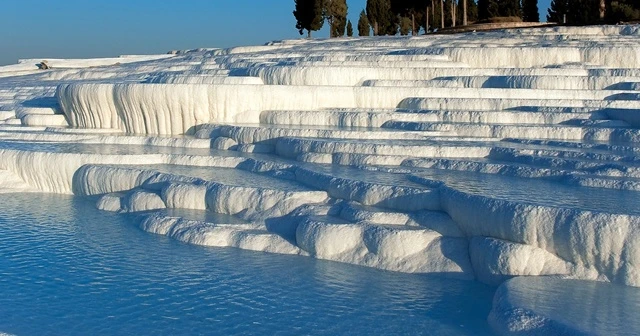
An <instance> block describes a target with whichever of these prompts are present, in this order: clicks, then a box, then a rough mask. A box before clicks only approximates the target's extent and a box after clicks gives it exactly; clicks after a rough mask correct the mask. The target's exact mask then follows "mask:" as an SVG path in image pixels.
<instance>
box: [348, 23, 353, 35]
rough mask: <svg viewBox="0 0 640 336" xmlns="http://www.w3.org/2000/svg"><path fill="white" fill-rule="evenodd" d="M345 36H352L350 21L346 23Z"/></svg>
mask: <svg viewBox="0 0 640 336" xmlns="http://www.w3.org/2000/svg"><path fill="white" fill-rule="evenodd" d="M347 36H349V37H352V36H353V25H352V24H351V20H348V21H347Z"/></svg>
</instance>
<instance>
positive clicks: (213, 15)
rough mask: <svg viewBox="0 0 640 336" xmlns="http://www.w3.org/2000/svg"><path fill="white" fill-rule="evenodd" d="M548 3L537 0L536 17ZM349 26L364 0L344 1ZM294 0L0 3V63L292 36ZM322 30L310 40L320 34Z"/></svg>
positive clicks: (0, 0) (17, 0)
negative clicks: (346, 5) (349, 20)
mask: <svg viewBox="0 0 640 336" xmlns="http://www.w3.org/2000/svg"><path fill="white" fill-rule="evenodd" d="M549 1H550V0H540V13H541V14H542V15H541V16H542V17H543V18H544V17H545V14H546V8H547V7H548V4H549ZM347 3H348V5H349V18H350V19H351V21H352V22H353V24H354V26H355V25H356V23H357V20H358V14H359V13H360V11H361V10H362V9H363V8H364V6H365V3H366V0H347ZM293 7H294V0H0V15H1V17H2V19H1V20H0V65H1V64H12V63H15V62H16V61H17V60H18V59H19V58H62V57H68V58H71V57H78V58H86V57H106V56H117V55H121V54H153V53H165V52H167V51H169V50H173V49H191V48H198V47H230V46H236V45H252V44H263V43H265V42H267V41H271V40H278V39H284V38H297V37H299V36H300V35H299V34H298V32H297V30H296V29H295V19H294V17H293V14H292V11H293ZM327 35H328V30H327V29H326V27H325V28H324V29H323V30H322V31H320V32H316V33H315V37H326V36H327Z"/></svg>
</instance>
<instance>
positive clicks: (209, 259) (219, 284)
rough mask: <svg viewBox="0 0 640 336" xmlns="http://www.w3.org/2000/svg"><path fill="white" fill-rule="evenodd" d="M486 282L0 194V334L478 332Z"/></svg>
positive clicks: (57, 200) (483, 331) (485, 309)
mask: <svg viewBox="0 0 640 336" xmlns="http://www.w3.org/2000/svg"><path fill="white" fill-rule="evenodd" d="M494 291H495V288H493V287H488V286H485V285H482V284H480V283H477V282H470V281H460V280H452V279H447V278H444V277H440V276H437V275H436V276H434V275H429V276H427V275H416V274H401V273H393V272H385V271H380V270H376V269H370V268H365V267H359V266H353V265H347V264H340V263H335V262H327V261H321V260H314V259H312V258H308V257H298V256H288V255H276V254H266V253H257V252H251V251H243V250H238V249H233V248H205V247H199V246H193V245H187V244H183V243H180V242H176V241H173V240H170V239H168V238H166V237H164V236H156V235H152V234H149V233H145V232H143V231H142V230H140V229H139V228H138V227H137V226H136V225H134V224H133V221H132V220H131V218H130V217H128V216H127V215H118V214H113V213H108V212H102V211H99V210H97V209H95V207H94V204H93V201H92V200H89V199H82V198H76V197H71V196H60V195H50V194H0V332H5V333H10V334H16V335H199V334H206V335H229V334H243V335H251V334H281V335H304V334H324V335H336V334H349V335H357V334H361V335H373V334H377V335H391V334H394V335H397V334H410V335H417V334H425V335H489V334H491V331H490V328H489V326H488V325H487V322H486V318H487V315H488V313H489V310H490V308H491V301H492V296H493V293H494Z"/></svg>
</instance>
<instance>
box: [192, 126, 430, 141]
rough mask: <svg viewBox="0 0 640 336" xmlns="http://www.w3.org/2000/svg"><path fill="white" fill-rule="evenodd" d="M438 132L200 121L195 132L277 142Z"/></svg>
mask: <svg viewBox="0 0 640 336" xmlns="http://www.w3.org/2000/svg"><path fill="white" fill-rule="evenodd" d="M429 134H431V135H436V134H438V133H428V132H426V133H423V132H413V131H397V130H384V129H375V128H374V129H372V128H360V127H340V128H320V127H317V128H313V127H305V128H302V127H296V126H285V125H264V126H258V125H256V126H252V125H216V124H210V125H200V126H199V129H198V131H197V133H196V137H198V138H211V139H215V138H218V137H225V138H230V139H233V140H235V141H236V142H237V143H239V144H252V143H260V144H271V145H274V144H276V142H277V141H278V139H279V138H282V137H307V138H327V139H402V140H416V139H418V140H419V139H424V137H425V136H428V135H429Z"/></svg>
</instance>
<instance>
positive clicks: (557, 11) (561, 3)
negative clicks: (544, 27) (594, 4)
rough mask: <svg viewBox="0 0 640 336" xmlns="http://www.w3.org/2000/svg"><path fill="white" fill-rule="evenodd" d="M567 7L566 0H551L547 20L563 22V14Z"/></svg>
mask: <svg viewBox="0 0 640 336" xmlns="http://www.w3.org/2000/svg"><path fill="white" fill-rule="evenodd" d="M568 9H569V2H568V0H552V1H551V5H550V6H549V9H548V10H547V22H557V23H563V22H564V21H563V20H564V15H565V14H567V11H568Z"/></svg>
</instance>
